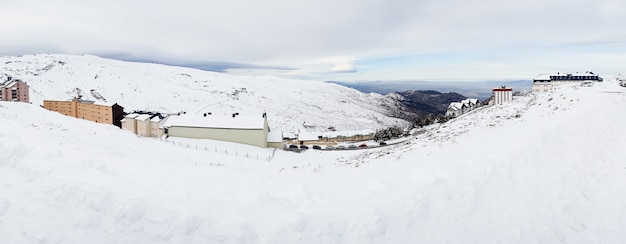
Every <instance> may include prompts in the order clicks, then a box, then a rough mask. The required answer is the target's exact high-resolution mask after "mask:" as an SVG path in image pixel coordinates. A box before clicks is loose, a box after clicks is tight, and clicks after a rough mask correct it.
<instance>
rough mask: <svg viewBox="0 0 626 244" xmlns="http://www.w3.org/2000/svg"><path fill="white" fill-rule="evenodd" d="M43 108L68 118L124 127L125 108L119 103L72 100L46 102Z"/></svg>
mask: <svg viewBox="0 0 626 244" xmlns="http://www.w3.org/2000/svg"><path fill="white" fill-rule="evenodd" d="M43 107H44V108H45V109H48V110H50V111H56V112H59V113H62V114H64V115H67V116H72V117H75V118H79V119H85V120H89V121H94V122H96V123H102V124H111V125H115V126H117V127H120V128H121V127H122V123H121V120H122V118H124V108H123V107H122V106H120V105H118V104H117V103H102V102H94V101H86V100H80V99H72V100H70V101H54V100H44V101H43Z"/></svg>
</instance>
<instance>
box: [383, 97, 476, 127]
mask: <svg viewBox="0 0 626 244" xmlns="http://www.w3.org/2000/svg"><path fill="white" fill-rule="evenodd" d="M388 96H390V97H395V98H397V100H398V102H399V103H400V104H402V105H404V108H405V110H406V111H407V112H408V113H407V117H405V119H408V120H410V121H415V119H417V118H421V119H425V118H427V117H428V115H429V114H433V115H435V116H437V115H439V114H445V113H446V111H447V110H448V105H450V103H451V102H460V101H462V100H463V99H465V97H464V96H463V95H461V94H458V93H456V92H446V93H441V92H438V91H432V90H428V91H412V90H411V91H404V92H396V93H391V94H389V95H388Z"/></svg>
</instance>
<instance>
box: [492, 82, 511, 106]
mask: <svg viewBox="0 0 626 244" xmlns="http://www.w3.org/2000/svg"><path fill="white" fill-rule="evenodd" d="M492 91H493V104H494V105H498V104H503V103H507V102H509V101H511V100H513V88H507V87H506V86H502V87H500V88H493V90H492Z"/></svg>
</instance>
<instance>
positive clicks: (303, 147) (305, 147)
mask: <svg viewBox="0 0 626 244" xmlns="http://www.w3.org/2000/svg"><path fill="white" fill-rule="evenodd" d="M300 149H309V147H307V146H305V145H300Z"/></svg>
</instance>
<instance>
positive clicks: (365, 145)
mask: <svg viewBox="0 0 626 244" xmlns="http://www.w3.org/2000/svg"><path fill="white" fill-rule="evenodd" d="M359 147H360V148H364V147H367V144H365V143H363V144H361V145H359Z"/></svg>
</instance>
